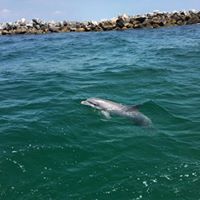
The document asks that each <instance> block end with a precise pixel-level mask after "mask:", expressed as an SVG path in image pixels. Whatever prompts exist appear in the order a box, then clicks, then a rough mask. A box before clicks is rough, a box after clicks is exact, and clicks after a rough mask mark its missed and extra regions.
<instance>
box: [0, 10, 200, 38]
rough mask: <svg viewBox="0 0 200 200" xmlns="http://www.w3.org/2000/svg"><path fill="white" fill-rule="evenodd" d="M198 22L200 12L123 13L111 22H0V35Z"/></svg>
mask: <svg viewBox="0 0 200 200" xmlns="http://www.w3.org/2000/svg"><path fill="white" fill-rule="evenodd" d="M197 23H200V11H195V10H190V11H180V12H176V11H175V12H171V13H168V12H153V13H149V14H145V15H136V16H128V15H126V14H124V15H121V16H118V17H116V18H113V19H111V20H102V21H99V22H96V21H89V22H70V21H61V22H54V21H51V22H46V21H43V20H40V19H32V20H31V21H28V20H26V19H24V18H23V19H21V20H18V21H16V22H12V23H11V22H9V23H0V35H13V34H43V33H56V32H89V31H110V30H126V29H137V28H159V27H164V26H180V25H187V24H197Z"/></svg>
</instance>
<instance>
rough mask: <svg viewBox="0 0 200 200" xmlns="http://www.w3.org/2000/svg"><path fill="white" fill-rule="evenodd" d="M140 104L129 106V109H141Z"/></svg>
mask: <svg viewBox="0 0 200 200" xmlns="http://www.w3.org/2000/svg"><path fill="white" fill-rule="evenodd" d="M139 108H140V105H134V106H128V108H127V111H139Z"/></svg>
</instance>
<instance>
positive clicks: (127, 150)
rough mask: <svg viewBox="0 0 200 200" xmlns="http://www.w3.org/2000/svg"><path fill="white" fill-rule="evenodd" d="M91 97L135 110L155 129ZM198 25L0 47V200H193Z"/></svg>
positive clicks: (35, 38) (11, 41)
mask: <svg viewBox="0 0 200 200" xmlns="http://www.w3.org/2000/svg"><path fill="white" fill-rule="evenodd" d="M89 97H100V98H104V99H110V100H113V101H115V102H119V103H123V104H126V105H137V104H140V111H141V112H142V113H144V114H145V115H147V116H148V117H149V118H150V119H151V120H152V122H153V127H151V128H144V127H139V126H135V125H134V124H133V123H132V121H130V120H129V119H125V118H121V117H117V116H116V117H115V116H113V117H112V118H111V119H105V118H104V117H103V116H102V114H101V113H99V111H97V110H95V109H93V108H90V107H87V106H85V105H81V104H80V102H81V101H82V100H85V99H87V98H89ZM199 188H200V25H192V26H182V27H171V28H160V29H143V30H128V31H111V32H100V33H60V34H46V35H17V36H1V37H0V199H1V200H35V199H37V200H38V199H39V200H65V199H66V200H68V199H69V200H104V199H105V200H107V199H109V200H110V199H113V200H118V199H119V200H124V199H127V200H129V199H131V200H143V199H144V200H175V199H176V200H198V199H200V190H199Z"/></svg>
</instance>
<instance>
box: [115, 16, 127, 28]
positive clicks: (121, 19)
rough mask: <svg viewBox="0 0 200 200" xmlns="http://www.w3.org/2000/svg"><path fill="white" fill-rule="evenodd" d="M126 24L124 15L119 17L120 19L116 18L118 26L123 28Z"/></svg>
mask: <svg viewBox="0 0 200 200" xmlns="http://www.w3.org/2000/svg"><path fill="white" fill-rule="evenodd" d="M124 25H125V21H124V20H123V18H122V17H120V16H119V17H118V19H117V20H116V27H118V28H123V27H124Z"/></svg>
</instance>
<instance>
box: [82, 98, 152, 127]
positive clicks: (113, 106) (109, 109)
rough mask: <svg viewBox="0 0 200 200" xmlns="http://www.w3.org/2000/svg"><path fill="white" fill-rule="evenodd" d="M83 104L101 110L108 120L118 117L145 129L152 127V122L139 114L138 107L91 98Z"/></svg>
mask: <svg viewBox="0 0 200 200" xmlns="http://www.w3.org/2000/svg"><path fill="white" fill-rule="evenodd" d="M81 104H83V105H87V106H91V107H92V108H95V109H98V110H100V111H101V113H102V114H103V115H104V116H105V117H106V118H110V115H118V116H123V117H126V118H130V119H132V120H133V122H134V124H135V125H139V126H145V127H149V126H151V125H152V122H151V120H150V119H149V118H148V117H147V116H145V115H144V114H142V113H141V112H139V110H138V106H137V105H135V106H127V105H123V104H120V103H116V102H113V101H110V100H106V99H100V98H89V99H86V100H85V101H81Z"/></svg>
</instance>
